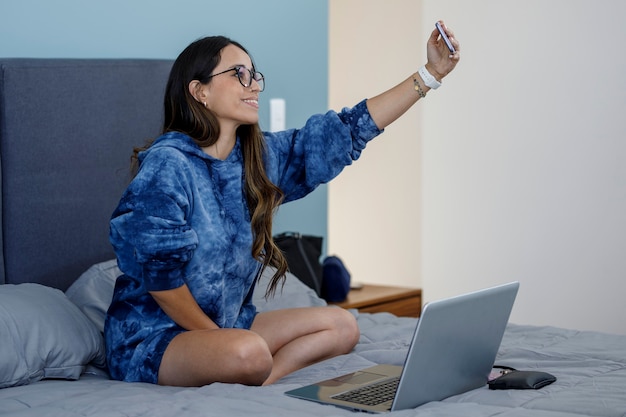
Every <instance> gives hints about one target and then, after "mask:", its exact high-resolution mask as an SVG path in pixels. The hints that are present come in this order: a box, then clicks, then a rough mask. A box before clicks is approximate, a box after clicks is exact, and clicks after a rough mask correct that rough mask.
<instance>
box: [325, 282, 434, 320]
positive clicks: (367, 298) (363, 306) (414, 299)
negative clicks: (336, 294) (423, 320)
mask: <svg viewBox="0 0 626 417" xmlns="http://www.w3.org/2000/svg"><path fill="white" fill-rule="evenodd" d="M333 304H335V305H338V306H339V307H343V308H356V309H358V310H359V311H362V312H365V313H380V312H388V313H392V314H395V315H396V316H406V317H419V315H420V313H421V311H422V290H421V289H418V288H402V287H388V286H384V285H370V284H365V285H363V287H362V288H361V289H354V290H351V291H350V292H349V293H348V298H346V300H345V301H342V302H341V303H333Z"/></svg>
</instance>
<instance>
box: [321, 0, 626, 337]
mask: <svg viewBox="0 0 626 417" xmlns="http://www.w3.org/2000/svg"><path fill="white" fill-rule="evenodd" d="M344 2H346V0H331V2H330V4H331V7H330V12H331V16H332V13H333V12H334V11H335V6H336V4H334V3H344ZM416 7H417V6H416V4H415V2H414V1H411V0H394V1H390V2H385V3H384V5H377V4H375V3H374V2H363V6H362V7H361V10H360V13H367V11H365V10H363V9H366V8H371V9H372V10H371V12H372V13H373V14H374V15H376V17H377V18H378V17H379V16H378V15H379V14H380V13H381V10H380V9H385V13H384V14H385V15H390V16H396V17H397V19H398V20H397V22H396V23H394V24H392V25H386V26H385V25H384V21H382V22H381V24H380V25H379V24H377V25H376V26H374V27H376V28H378V29H372V30H371V32H374V33H375V35H374V33H368V34H363V33H359V34H358V38H357V39H359V40H364V41H365V42H366V41H368V40H371V38H373V37H375V38H376V43H378V44H379V45H383V44H384V45H388V47H387V48H388V49H387V50H386V51H383V52H381V51H379V47H376V46H374V45H370V47H362V46H360V49H361V50H362V51H363V52H362V53H363V56H361V57H360V60H361V61H360V62H361V63H367V68H366V69H367V71H365V72H364V73H363V74H362V76H360V77H359V75H358V74H359V73H358V72H356V75H354V76H355V78H356V79H352V81H350V83H351V84H353V85H354V86H356V87H354V88H357V87H360V88H361V91H362V90H363V89H364V88H365V87H364V86H368V84H369V82H370V80H371V79H372V78H379V74H381V73H382V74H385V75H384V77H385V80H386V79H387V78H386V77H387V75H386V73H387V72H390V71H389V70H388V68H389V66H390V64H389V62H386V61H387V60H388V59H390V58H389V57H390V56H392V55H393V54H397V56H396V57H395V59H396V62H395V63H394V64H395V66H394V67H399V68H400V72H401V74H398V76H397V77H395V78H396V79H398V80H399V79H400V78H402V77H403V76H405V75H407V74H409V73H410V72H411V71H412V70H413V68H414V67H415V65H411V64H410V63H407V58H406V56H410V57H411V58H412V59H413V60H414V62H415V63H416V64H417V63H421V62H422V61H423V59H420V58H421V56H423V49H419V47H415V44H422V43H423V42H424V41H425V36H426V34H427V33H428V32H429V31H430V27H431V26H432V24H433V23H434V21H435V20H436V19H438V18H443V19H445V20H446V21H447V23H448V24H449V25H450V26H451V27H452V28H453V29H454V30H455V31H456V33H457V35H458V37H459V39H460V40H461V42H462V62H461V63H460V64H459V66H458V68H457V70H456V71H455V72H454V73H453V74H451V75H450V77H448V78H447V79H446V80H445V81H444V85H443V87H442V88H441V89H439V90H437V91H436V92H431V93H430V94H429V95H428V97H427V98H426V100H424V101H423V102H421V103H420V104H418V106H419V109H418V110H416V112H417V117H415V115H408V118H409V119H410V120H412V121H415V120H416V119H417V120H418V121H421V122H422V123H420V124H419V126H415V127H414V128H410V129H409V130H411V131H412V132H413V134H414V135H415V136H416V137H417V140H418V142H419V143H421V146H419V147H418V148H417V151H418V153H417V154H416V153H414V149H413V148H410V150H407V151H402V150H400V151H397V152H398V153H396V154H395V155H394V154H393V152H394V151H391V150H390V149H389V148H385V145H387V143H386V142H387V140H388V139H389V141H390V142H391V141H392V140H394V141H395V140H396V139H397V138H395V137H389V136H391V135H389V136H387V133H391V129H389V132H387V133H385V136H383V137H382V138H381V140H380V141H379V143H377V144H376V145H377V146H379V148H380V149H381V150H380V151H379V150H377V149H379V148H374V147H372V150H370V152H372V153H381V154H382V153H388V155H389V158H388V159H385V158H383V159H379V160H377V163H376V165H375V166H374V165H369V166H368V165H365V164H364V165H365V166H364V167H359V171H358V172H357V170H356V169H355V170H354V171H355V173H354V175H353V178H348V177H346V178H345V181H344V182H343V183H339V182H337V183H332V184H331V186H330V187H329V190H330V191H329V200H330V201H329V205H330V211H329V248H330V249H331V250H333V251H335V252H337V253H339V254H343V253H344V251H346V252H347V251H348V249H347V248H348V246H349V250H350V256H351V257H350V259H349V266H350V267H351V269H355V267H354V266H353V264H356V263H357V262H358V268H359V273H358V274H357V276H356V277H355V279H359V278H360V277H363V280H367V281H369V282H391V283H397V284H399V285H401V284H403V281H401V280H399V279H397V276H398V274H400V272H398V271H396V270H394V269H392V270H391V272H389V273H384V272H381V268H385V267H388V266H392V267H393V268H396V266H395V265H396V264H406V265H410V267H408V266H407V270H409V271H410V272H408V273H409V274H411V279H413V280H414V282H419V285H420V286H421V287H422V288H423V290H424V296H425V299H426V300H432V299H438V298H441V297H444V296H448V295H452V294H458V293H460V292H465V291H468V290H473V289H477V288H480V287H484V286H488V285H492V284H496V283H500V282H505V281H509V280H520V281H521V284H522V285H521V289H520V294H519V297H518V299H517V302H516V306H515V308H514V311H513V315H512V321H514V322H517V323H530V324H538V325H556V326H562V327H568V328H578V329H593V330H602V331H611V332H617V333H626V325H625V324H623V322H624V319H625V318H626V303H624V301H623V297H624V294H625V293H626V163H625V162H626V141H625V138H626V135H625V133H626V122H625V119H626V94H625V93H626V80H625V75H624V74H626V59H625V58H624V57H623V56H622V54H621V52H620V49H621V45H623V44H624V41H625V40H626V28H624V26H623V17H624V16H626V3H625V2H622V1H621V0H603V1H593V0H551V1H541V0H526V1H512V0H492V1H488V0H477V1H473V2H467V1H463V0H423V1H422V2H421V3H419V7H418V10H417V12H415V11H414V10H412V9H415V8H416ZM407 15H410V16H411V18H412V19H411V20H412V22H413V23H412V24H407V17H408V16H407ZM345 18H346V20H344V21H343V22H339V21H337V20H336V19H333V18H331V20H330V23H331V25H330V31H331V37H330V42H331V60H330V64H331V73H330V88H331V94H330V95H329V98H330V100H331V104H332V100H333V99H334V100H337V101H339V98H337V95H338V94H339V93H335V91H334V90H333V87H336V83H335V82H334V80H335V79H337V78H336V77H338V76H336V75H335V73H336V72H341V71H345V68H344V69H342V68H339V67H337V66H333V60H332V49H333V48H332V45H333V43H334V42H336V40H335V38H334V36H333V34H334V33H335V32H336V31H337V26H341V27H343V29H342V30H343V31H344V32H345V34H344V35H343V36H346V37H347V36H348V33H349V32H350V31H351V30H352V29H353V27H354V23H351V22H350V21H349V20H348V16H345ZM372 20H374V19H372ZM376 21H377V22H378V20H376ZM342 23H343V24H342ZM335 25H337V26H335ZM351 26H352V27H351ZM382 28H389V30H383V29H382ZM333 31H335V32H333ZM353 36H354V35H353ZM411 47H413V49H412V50H411ZM379 54H383V55H384V56H386V57H387V58H386V59H385V58H383V59H380V55H379ZM420 54H421V55H420ZM380 78H383V76H382V75H380ZM419 112H421V113H419ZM406 135H409V133H406V134H405V135H402V136H403V137H402V138H400V140H403V139H404V136H406ZM383 148H385V149H384V150H382V149H383ZM406 154H410V155H411V158H410V160H411V161H413V162H412V163H407V162H406V160H405V157H406ZM367 156H368V157H369V155H367ZM396 156H399V158H398V159H396ZM373 158H378V155H376V156H374V157H373ZM359 165H360V164H359ZM416 165H417V166H418V168H416V167H415V166H416ZM355 168H356V167H355ZM420 171H421V177H420ZM415 172H417V174H416V173H415ZM351 174H352V173H351ZM372 177H375V178H376V183H375V184H376V185H375V186H372V185H371V184H370V185H369V189H370V193H369V195H367V196H364V197H355V198H343V199H339V198H338V197H337V195H338V194H339V195H348V196H349V197H351V195H350V193H351V189H352V186H353V184H351V183H350V182H349V180H352V182H353V183H359V184H362V183H370V182H371V181H372ZM342 180H344V178H342ZM417 181H419V183H420V184H421V187H420V186H417V185H416V182H417ZM361 186H362V185H359V186H357V190H359V188H358V187H361ZM384 188H392V189H394V190H402V191H401V192H393V191H388V192H387V193H390V194H389V198H390V199H392V200H393V201H391V202H388V201H384V202H383V203H382V204H381V202H380V201H379V200H378V198H379V196H380V191H379V190H381V189H384ZM360 192H361V191H359V193H360ZM413 192H417V193H419V196H418V197H415V196H413V195H412V193H413ZM413 204H421V210H420V209H415V210H414V212H415V213H419V219H418V220H416V219H415V218H414V216H413V215H411V214H408V213H403V212H402V211H405V210H404V207H405V206H412V205H413ZM338 206H339V207H338ZM395 206H401V207H403V209H402V210H399V211H394V212H392V213H389V211H388V210H389V209H390V207H395ZM337 213H339V214H337ZM341 213H351V214H352V218H351V223H350V226H351V227H352V229H348V228H346V227H343V224H342V223H341V215H340V214H341ZM338 220H339V221H338ZM372 224H373V226H372ZM405 225H408V227H409V228H411V230H412V232H411V233H410V237H407V235H408V234H407V233H402V232H397V231H399V230H402V229H403V228H404V227H405ZM416 225H417V226H418V229H415V227H416ZM357 227H358V228H357ZM364 230H365V231H369V233H364V232H363V231H364ZM381 230H385V233H381V232H380V231H381ZM379 233H381V234H379ZM350 235H352V236H353V237H352V238H350V237H349V236H350ZM354 235H356V236H358V238H355V237H354ZM381 238H382V239H381ZM381 240H382V242H380V241H381ZM415 240H419V243H418V244H416V243H415V242H414V241H415ZM372 242H374V243H373V244H372ZM372 245H375V247H376V250H377V251H379V252H380V253H376V254H374V253H373V252H372V251H371V249H370V248H371V246H372ZM398 247H404V248H406V247H410V248H415V249H414V253H413V255H412V256H406V255H405V254H403V253H401V252H400V251H398V250H397V248H398ZM412 250H413V249H412ZM359 253H360V255H353V254H359ZM416 259H417V260H419V265H417V267H415V260H416ZM397 268H400V267H397ZM402 273H404V272H402ZM353 275H355V274H353Z"/></svg>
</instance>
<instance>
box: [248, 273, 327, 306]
mask: <svg viewBox="0 0 626 417" xmlns="http://www.w3.org/2000/svg"><path fill="white" fill-rule="evenodd" d="M274 271H275V269H274V268H265V271H263V275H261V278H260V279H259V282H258V283H257V285H256V288H255V289H254V295H253V298H252V302H253V303H254V305H255V306H256V308H257V310H258V311H270V310H279V309H281V308H294V307H315V306H325V305H326V301H324V300H323V299H322V298H320V297H318V295H317V293H316V292H315V291H314V290H313V289H311V288H310V287H309V286H307V285H306V284H304V283H303V282H302V281H300V280H299V279H298V278H297V277H296V276H295V275H293V274H291V273H289V272H287V275H286V277H285V285H284V286H283V287H282V288H281V285H280V284H279V285H278V287H276V294H274V296H273V297H272V296H270V297H268V298H267V299H266V298H265V290H266V289H267V285H268V284H269V282H270V278H271V277H272V275H274Z"/></svg>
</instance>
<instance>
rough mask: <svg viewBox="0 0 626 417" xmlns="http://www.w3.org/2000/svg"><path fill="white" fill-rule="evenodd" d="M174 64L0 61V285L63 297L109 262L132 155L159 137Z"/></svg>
mask: <svg viewBox="0 0 626 417" xmlns="http://www.w3.org/2000/svg"><path fill="white" fill-rule="evenodd" d="M171 64H172V62H171V61H164V60H134V59H133V60H130V59H0V167H1V180H0V182H1V187H2V194H1V198H2V199H1V202H0V204H1V209H2V230H1V235H0V245H1V247H2V257H1V258H0V283H12V284H18V283H22V282H37V283H41V284H44V285H48V286H52V287H56V288H59V289H61V290H65V289H67V287H68V286H69V285H70V284H71V283H72V282H73V281H74V280H75V279H76V278H78V277H79V276H80V274H81V273H82V272H84V271H85V270H86V269H87V268H88V267H89V266H90V265H92V264H94V263H96V262H100V261H104V260H107V259H111V258H113V257H114V255H113V251H112V249H111V246H110V244H109V240H108V228H109V217H110V215H111V213H112V211H113V209H114V208H115V205H116V203H117V201H118V200H119V198H120V196H121V193H122V191H123V189H124V187H125V186H126V184H127V183H128V180H129V178H130V177H129V169H128V168H129V163H130V155H131V152H132V148H133V147H134V146H139V145H143V144H144V143H145V141H146V140H147V139H149V138H152V137H154V136H155V135H157V134H158V133H159V131H160V128H161V123H162V122H161V120H162V108H163V92H164V89H165V83H166V80H167V76H168V74H169V70H170V67H171Z"/></svg>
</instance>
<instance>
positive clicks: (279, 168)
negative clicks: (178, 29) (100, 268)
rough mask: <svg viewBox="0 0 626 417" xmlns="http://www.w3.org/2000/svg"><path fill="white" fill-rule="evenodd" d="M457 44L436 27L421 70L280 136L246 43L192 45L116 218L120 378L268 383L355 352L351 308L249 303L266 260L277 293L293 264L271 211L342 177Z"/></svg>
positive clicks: (445, 67)
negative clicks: (267, 125) (261, 110)
mask: <svg viewBox="0 0 626 417" xmlns="http://www.w3.org/2000/svg"><path fill="white" fill-rule="evenodd" d="M448 34H449V35H450V36H452V35H453V34H452V32H451V31H449V30H448ZM452 42H453V44H454V46H455V47H456V49H457V52H455V53H454V54H452V55H450V54H449V52H448V51H447V49H446V47H445V45H444V43H443V41H442V40H441V39H439V36H438V34H437V32H436V31H433V33H432V34H431V36H430V39H429V40H428V63H427V64H426V65H425V67H423V68H422V69H421V70H420V71H419V74H414V75H412V76H410V77H409V78H407V79H406V80H405V81H403V82H402V83H401V84H399V85H397V86H396V87H394V88H392V89H391V90H389V91H387V92H385V93H383V94H381V95H379V96H377V97H374V98H372V99H368V100H364V101H362V102H361V103H359V104H357V105H356V106H355V107H354V108H352V109H344V110H343V111H341V112H339V113H336V112H332V111H330V112H328V113H326V114H324V115H316V116H313V117H311V118H310V119H309V120H308V122H307V123H306V125H305V126H304V127H303V128H302V129H298V130H288V131H285V132H278V133H262V132H261V131H260V129H259V126H258V97H259V93H260V92H261V91H263V89H264V82H265V80H264V78H263V75H262V74H261V73H259V72H257V71H256V68H255V66H254V63H253V62H252V59H251V58H250V55H249V54H248V53H247V51H246V50H245V49H244V48H243V46H241V45H240V44H238V43H237V42H234V41H232V40H230V39H227V38H225V37H208V38H203V39H200V40H198V41H196V42H194V43H192V44H191V45H189V46H188V47H187V48H186V49H185V50H184V51H183V52H182V53H181V54H180V56H179V57H178V58H177V59H176V61H175V63H174V65H173V67H172V70H171V73H170V77H169V80H168V84H167V88H166V93H165V119H164V125H163V135H162V136H160V137H159V138H157V139H156V140H154V141H153V142H152V143H151V144H150V145H149V146H146V147H145V148H142V149H139V150H136V152H135V161H136V162H137V164H136V166H137V169H136V175H135V177H134V179H133V181H132V182H131V184H130V185H129V186H128V188H127V190H126V191H125V193H124V195H123V196H122V198H121V201H120V203H119V205H118V207H117V209H116V210H115V212H114V213H113V216H112V219H111V231H110V239H111V243H112V244H113V247H114V249H115V251H116V255H117V259H118V264H119V267H120V269H121V270H122V271H123V272H124V275H122V276H121V277H120V278H118V280H117V283H116V287H115V293H114V297H113V301H112V303H111V306H110V308H109V311H108V315H107V319H106V324H105V336H106V342H107V359H108V365H109V370H110V372H111V375H112V377H113V378H115V379H120V380H125V381H144V382H151V383H158V384H163V385H178V386H201V385H206V384H210V383H212V382H216V381H219V382H227V383H241V384H250V385H261V384H271V383H273V382H275V381H277V380H278V379H280V378H281V377H283V376H285V375H287V374H289V373H291V372H293V371H295V370H298V369H300V368H303V367H305V366H307V365H310V364H313V363H315V362H318V361H320V360H323V359H326V358H330V357H333V356H336V355H340V354H344V353H347V352H349V351H350V350H351V349H352V348H353V347H354V345H355V344H356V343H357V342H358V338H359V330H358V327H357V324H356V320H355V319H354V317H353V316H352V315H351V314H350V313H348V312H346V311H345V310H342V309H339V308H333V307H318V308H303V309H288V310H279V311H270V312H262V313H257V311H256V310H255V307H254V305H252V303H251V299H252V293H253V290H254V284H255V282H256V279H257V278H258V277H259V276H260V273H261V272H262V271H263V269H264V268H266V267H270V266H271V267H273V268H275V270H276V273H275V275H274V276H273V278H272V280H271V282H270V285H269V287H268V289H267V292H266V294H267V295H268V296H271V295H272V294H273V293H274V291H275V290H276V288H277V286H278V285H280V282H281V279H283V277H284V274H285V272H286V270H287V264H286V261H285V259H284V257H283V256H282V254H281V252H280V250H279V249H278V248H277V247H276V246H275V244H274V242H273V241H272V216H273V214H274V212H275V209H276V208H277V206H278V205H279V204H281V203H282V202H286V201H291V200H295V199H298V198H301V197H303V196H305V195H307V194H308V193H309V192H311V191H312V190H313V189H315V187H317V186H318V185H319V184H321V183H324V182H327V181H329V180H331V179H332V178H334V177H335V176H336V175H337V174H338V173H339V172H340V171H341V170H342V169H343V167H344V166H346V165H348V164H350V163H351V162H352V161H353V160H356V159H357V158H358V157H359V155H360V153H361V151H362V150H363V148H364V147H365V145H366V143H367V142H368V141H369V140H371V139H373V138H374V137H375V136H377V135H378V134H379V133H380V132H381V131H382V129H384V128H385V127H386V126H387V125H389V124H390V123H391V122H392V121H394V120H395V119H397V118H398V117H399V116H400V115H402V114H403V113H404V112H405V111H406V110H407V109H408V108H409V107H411V106H412V105H413V104H414V103H415V102H416V101H417V100H418V99H419V98H421V97H423V96H424V95H425V93H426V92H427V91H428V90H429V85H430V86H435V85H436V84H437V82H438V81H437V80H439V81H440V80H441V79H442V78H443V77H444V76H445V75H447V74H448V73H449V72H450V71H451V70H452V69H453V68H454V67H455V65H456V63H457V62H458V60H459V53H458V49H459V48H458V42H457V41H456V40H455V39H454V38H453V39H452ZM429 77H434V79H436V80H433V79H431V78H429Z"/></svg>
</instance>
